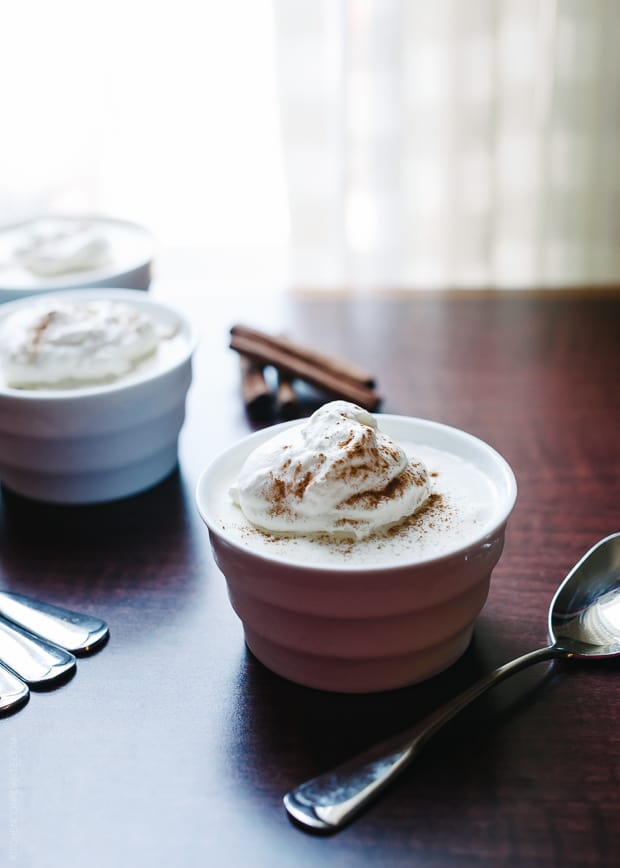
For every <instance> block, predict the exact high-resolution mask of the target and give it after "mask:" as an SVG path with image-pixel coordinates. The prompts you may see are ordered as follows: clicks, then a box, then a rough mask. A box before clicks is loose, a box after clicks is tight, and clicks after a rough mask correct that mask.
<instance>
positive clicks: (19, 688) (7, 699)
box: [0, 664, 30, 714]
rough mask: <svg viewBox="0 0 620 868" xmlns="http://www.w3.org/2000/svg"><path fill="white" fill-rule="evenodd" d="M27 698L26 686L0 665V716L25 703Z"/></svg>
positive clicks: (27, 689)
mask: <svg viewBox="0 0 620 868" xmlns="http://www.w3.org/2000/svg"><path fill="white" fill-rule="evenodd" d="M29 696H30V690H29V688H28V685H27V684H25V683H24V682H23V681H22V680H21V678H18V677H17V675H14V674H13V672H10V671H9V670H8V669H6V668H5V667H4V666H2V664H0V714H3V713H4V712H5V711H8V710H9V709H10V708H15V707H16V706H18V705H22V704H23V703H24V702H27V701H28V697H29Z"/></svg>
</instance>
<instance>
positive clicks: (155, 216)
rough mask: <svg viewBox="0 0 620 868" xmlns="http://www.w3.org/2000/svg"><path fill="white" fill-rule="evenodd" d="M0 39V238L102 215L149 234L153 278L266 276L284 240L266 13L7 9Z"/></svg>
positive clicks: (213, 283)
mask: <svg viewBox="0 0 620 868" xmlns="http://www.w3.org/2000/svg"><path fill="white" fill-rule="evenodd" d="M1 28H2V37H1V40H0V41H1V50H0V128H1V134H0V226H2V225H7V224H10V223H13V222H17V221H19V220H22V219H26V218H29V217H32V216H37V215H39V214H45V213H64V214H76V213H89V214H90V213H103V214H108V215H110V216H114V217H120V218H125V219H130V220H137V221H138V222H140V223H143V224H144V225H146V226H147V227H148V228H149V229H150V230H151V231H152V232H153V233H154V235H155V237H156V239H157V242H158V256H157V259H156V272H157V274H162V273H164V270H165V273H166V274H167V275H170V277H171V279H174V278H175V277H176V276H177V275H178V274H180V273H182V274H183V276H185V275H189V276H190V277H195V278H196V279H197V280H202V281H204V282H205V291H208V290H209V289H210V288H211V287H214V288H218V287H221V286H223V285H229V284H230V282H231V280H233V279H234V281H235V282H239V283H243V284H244V285H250V286H251V285H253V284H254V285H255V284H256V281H257V279H259V280H260V270H261V269H264V270H265V274H267V275H269V276H270V275H271V273H272V271H273V269H270V266H271V264H272V261H273V258H274V257H278V256H281V255H282V250H283V247H284V244H285V242H286V234H287V229H288V224H287V206H286V200H285V190H284V181H283V175H282V161H281V152H280V141H279V131H278V105H277V98H276V83H275V60H274V58H275V46H274V22H273V6H272V2H271V0H226V2H221V0H199V2H197V0H101V2H84V0H53V2H49V0H17V2H9V3H7V4H5V7H4V8H3V15H2V24H1ZM1 266H2V263H1V262H0V282H1V278H2V273H1Z"/></svg>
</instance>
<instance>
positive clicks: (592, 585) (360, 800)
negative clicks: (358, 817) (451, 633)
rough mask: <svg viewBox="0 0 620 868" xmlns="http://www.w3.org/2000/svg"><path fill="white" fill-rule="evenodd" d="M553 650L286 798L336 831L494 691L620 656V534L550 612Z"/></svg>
mask: <svg viewBox="0 0 620 868" xmlns="http://www.w3.org/2000/svg"><path fill="white" fill-rule="evenodd" d="M548 626H549V636H550V639H551V644H550V645H549V646H548V647H546V648H541V649H539V650H537V651H530V652H529V653H528V654H524V655H523V656H522V657H517V659H516V660H512V661H511V662H509V663H505V664H504V665H503V666H500V667H499V668H497V669H495V670H494V671H493V672H491V673H489V674H488V675H487V676H485V677H484V678H482V679H481V680H480V681H478V682H477V683H476V684H473V685H472V686H471V687H469V688H468V689H467V690H464V691H463V692H462V693H461V694H459V695H458V696H456V697H455V698H454V699H453V700H451V701H450V702H449V703H447V704H446V705H444V706H443V707H442V708H440V709H438V710H437V711H435V712H433V713H432V714H430V715H429V716H428V717H427V718H425V719H424V720H423V721H421V722H420V723H417V724H416V725H415V726H413V727H411V728H409V729H407V730H405V731H404V732H402V733H400V734H398V735H396V736H394V737H393V738H390V739H388V740H387V741H384V742H382V743H381V744H379V745H376V746H375V747H373V748H371V749H370V750H368V751H366V752H364V753H362V754H361V755H359V756H357V757H355V758H354V759H352V760H349V761H348V762H346V763H344V764H343V765H340V766H338V767H337V768H335V769H333V770H332V771H330V772H327V773H326V774H323V775H320V776H319V777H317V778H314V779H313V780H311V781H308V782H306V783H305V784H302V785H301V786H299V787H297V788H296V789H294V790H292V791H291V792H290V793H287V795H286V796H285V797H284V805H285V807H286V810H287V811H288V812H289V814H290V815H291V816H292V817H293V818H294V819H295V820H297V822H298V823H301V824H302V825H303V826H305V827H307V828H309V829H315V830H322V831H330V830H331V831H334V830H336V829H338V828H340V827H341V826H342V825H344V824H345V823H346V822H348V821H349V820H350V819H351V818H352V817H353V816H354V815H355V814H356V813H357V812H358V811H359V810H360V809H361V808H362V807H364V806H365V805H366V804H367V803H368V802H369V801H370V800H371V799H372V798H374V797H375V796H376V795H377V794H378V793H379V792H380V791H381V790H383V789H384V788H385V787H386V785H387V784H388V783H389V782H390V781H392V780H394V778H395V777H396V776H397V775H398V774H400V773H401V772H402V771H403V769H405V768H406V767H407V766H408V765H409V764H410V763H411V762H412V760H413V759H414V758H415V757H416V756H417V755H418V754H419V753H420V751H421V750H422V748H423V747H424V745H425V744H426V743H427V742H428V741H429V739H430V738H431V737H432V736H433V735H435V733H436V732H438V731H439V730H440V729H441V727H442V726H443V725H444V724H445V723H447V722H448V721H449V720H451V719H452V718H453V717H454V716H455V715H456V714H458V713H459V712H460V711H462V710H463V709H464V708H465V707H466V706H468V705H469V704H470V703H471V702H473V700H474V699H477V698H478V697H479V696H480V695H481V694H482V693H484V692H485V691H487V690H488V689H489V688H490V687H493V686H494V685H495V684H498V683H499V682H500V681H503V680H504V679H505V678H508V677H509V676H510V675H514V673H515V672H519V671H521V670H522V669H525V668H526V667H527V666H531V665H532V664H533V663H540V662H542V661H543V660H551V659H554V658H563V659H565V660H568V659H569V658H576V659H583V660H587V659H593V658H594V659H597V658H599V659H600V658H606V657H616V656H618V655H620V533H616V534H612V535H611V536H608V537H606V538H605V539H602V540H601V541H600V542H598V543H597V544H596V545H595V546H594V547H593V548H591V549H590V551H589V552H588V553H587V554H586V555H585V556H584V557H583V558H582V559H581V560H580V561H579V563H577V564H576V565H575V566H574V567H573V569H572V570H571V571H570V573H569V574H568V576H567V577H566V578H565V579H564V581H563V582H562V584H561V585H560V587H559V588H558V590H557V591H556V593H555V596H554V597H553V600H552V601H551V606H550V608H549V618H548Z"/></svg>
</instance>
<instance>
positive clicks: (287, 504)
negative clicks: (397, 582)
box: [230, 401, 430, 539]
mask: <svg viewBox="0 0 620 868" xmlns="http://www.w3.org/2000/svg"><path fill="white" fill-rule="evenodd" d="M230 495H231V498H232V500H233V502H234V503H236V504H237V505H238V506H239V507H240V508H241V510H242V512H243V514H244V516H245V517H246V519H247V520H248V521H249V522H250V523H251V524H253V525H254V526H256V527H258V528H260V529H263V530H266V531H271V532H292V533H295V534H313V533H327V534H333V535H335V536H347V537H354V538H355V539H363V538H364V537H367V536H368V535H369V534H371V533H373V532H375V531H377V530H379V529H381V528H386V527H389V526H391V525H394V524H396V523H398V522H400V521H401V520H402V519H404V518H405V517H407V516H411V515H413V514H414V513H416V512H417V511H418V510H419V509H420V508H421V507H423V506H424V504H425V503H426V502H427V501H428V499H429V496H430V484H429V476H428V472H427V469H426V467H425V466H424V464H423V463H422V462H421V461H417V460H415V459H411V458H409V457H408V456H407V453H406V452H405V451H404V450H403V449H402V448H401V447H400V446H399V445H398V444H397V443H395V442H394V441H393V440H392V439H391V438H390V437H388V436H387V435H385V434H383V433H381V432H380V431H379V430H378V426H377V422H376V420H375V418H374V417H373V416H372V415H371V414H370V413H368V412H367V411H366V410H363V409H362V408H361V407H358V406H356V405H354V404H350V403H348V402H347V401H332V402H330V403H328V404H325V405H324V406H323V407H321V408H320V409H319V410H317V411H316V412H315V413H314V414H313V416H312V417H311V418H310V419H309V420H308V421H307V423H305V424H301V425H298V426H295V427H293V428H290V429H287V430H286V431H285V432H283V433H282V434H280V435H278V436H276V437H275V438H273V439H272V440H269V441H268V442H266V443H264V444H263V445H262V446H260V447H259V448H258V449H256V450H255V451H254V452H253V453H251V454H250V455H249V456H248V458H247V459H246V461H245V463H244V465H243V467H242V469H241V472H240V474H239V476H238V478H237V480H236V482H235V483H234V484H233V486H232V487H231V490H230Z"/></svg>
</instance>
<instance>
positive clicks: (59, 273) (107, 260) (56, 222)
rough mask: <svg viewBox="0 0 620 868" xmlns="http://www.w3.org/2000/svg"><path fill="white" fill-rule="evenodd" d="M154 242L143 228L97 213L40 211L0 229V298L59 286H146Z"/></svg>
mask: <svg viewBox="0 0 620 868" xmlns="http://www.w3.org/2000/svg"><path fill="white" fill-rule="evenodd" d="M154 249H155V243H154V239H153V237H152V235H151V233H150V232H149V231H148V230H147V229H146V228H145V227H143V226H140V225H139V224H137V223H133V222H131V221H128V220H118V219H115V218H112V217H104V216H99V215H76V216H69V215H46V216H42V217H39V218H36V219H33V220H27V221H22V222H20V223H16V224H14V225H11V226H5V227H2V228H0V302H7V301H14V300H17V299H21V298H25V297H26V296H30V295H38V294H41V293H46V292H58V291H59V290H65V289H80V288H95V287H119V288H122V289H139V290H146V289H148V288H149V285H150V282H151V266H152V261H153V256H154Z"/></svg>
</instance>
